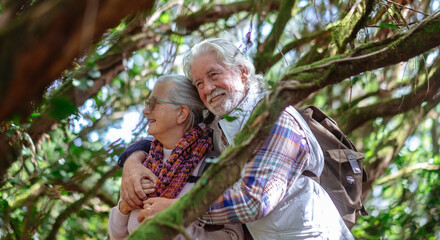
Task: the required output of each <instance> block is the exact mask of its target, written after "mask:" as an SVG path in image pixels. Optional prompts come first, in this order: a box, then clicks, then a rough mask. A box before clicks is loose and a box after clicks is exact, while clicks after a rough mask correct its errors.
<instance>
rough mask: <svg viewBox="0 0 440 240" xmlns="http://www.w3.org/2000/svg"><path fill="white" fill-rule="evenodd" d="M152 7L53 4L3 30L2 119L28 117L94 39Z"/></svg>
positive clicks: (76, 0) (148, 0) (53, 0)
mask: <svg viewBox="0 0 440 240" xmlns="http://www.w3.org/2000/svg"><path fill="white" fill-rule="evenodd" d="M153 4H154V1H152V0H139V1H134V0H130V1H122V0H115V1H103V0H93V1H88V0H65V1H58V0H48V1H44V2H42V3H40V4H38V5H37V6H35V8H33V9H32V10H29V11H28V12H27V13H26V14H24V15H23V16H20V18H19V19H18V20H17V21H15V24H9V25H8V26H6V27H4V28H3V29H2V31H1V32H0V43H1V44H0V52H2V55H1V57H0V72H2V79H3V81H1V82H0V106H1V108H0V121H1V120H4V119H6V118H9V117H11V116H12V114H13V113H17V112H21V115H22V116H23V117H27V115H28V114H29V112H28V111H29V110H28V109H26V106H27V103H28V102H29V101H30V100H33V99H37V100H39V99H41V96H42V93H43V91H44V89H45V88H46V87H47V86H49V84H50V83H52V82H53V81H54V80H55V79H56V78H58V77H59V76H60V73H61V72H62V71H63V70H65V69H67V68H69V66H70V64H71V62H72V60H73V59H74V58H75V57H78V56H80V55H81V53H82V51H84V50H85V49H87V48H88V46H90V44H91V43H92V42H93V41H94V40H95V39H97V38H99V37H100V36H101V35H102V34H103V33H104V32H105V31H106V30H107V29H109V28H111V27H114V26H116V25H117V24H119V22H120V20H121V19H122V18H123V17H125V16H127V15H128V14H130V13H132V12H134V11H139V10H142V9H143V10H151V9H152V8H153ZM18 43H19V44H20V46H19V47H18V46H17V44H18ZM60 49H62V51H60ZM29 86H32V88H29ZM37 102H39V101H37Z"/></svg>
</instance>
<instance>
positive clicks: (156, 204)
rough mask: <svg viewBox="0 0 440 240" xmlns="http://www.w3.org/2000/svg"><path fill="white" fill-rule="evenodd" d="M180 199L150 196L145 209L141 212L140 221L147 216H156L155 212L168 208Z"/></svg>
mask: <svg viewBox="0 0 440 240" xmlns="http://www.w3.org/2000/svg"><path fill="white" fill-rule="evenodd" d="M177 200H178V199H168V198H162V197H157V198H149V199H148V200H145V201H144V209H142V210H141V211H140V212H139V215H138V221H139V222H142V221H143V220H144V219H145V218H147V217H150V216H154V215H155V214H157V213H159V212H162V211H163V210H165V209H167V208H168V207H169V206H171V204H173V203H175V202H177Z"/></svg>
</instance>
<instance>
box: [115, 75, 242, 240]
mask: <svg viewBox="0 0 440 240" xmlns="http://www.w3.org/2000/svg"><path fill="white" fill-rule="evenodd" d="M203 110H204V105H203V102H202V101H201V100H200V98H199V96H198V94H197V90H196V89H195V87H194V86H193V85H192V84H191V82H190V81H188V79H187V78H186V77H184V76H180V75H165V76H162V77H160V78H159V79H158V80H157V82H156V85H155V87H154V89H153V91H152V92H151V94H150V97H149V98H148V100H147V102H146V106H145V108H144V110H143V111H142V113H143V114H144V115H145V116H146V117H147V119H148V122H149V126H148V134H149V135H151V136H153V137H154V140H153V141H152V143H151V146H150V150H149V152H148V154H146V156H145V160H144V162H143V164H144V166H146V167H147V168H148V169H150V170H151V171H152V172H153V173H154V174H155V175H156V177H157V178H155V179H150V180H152V181H155V183H153V182H152V181H150V180H148V179H144V180H143V182H142V186H143V190H144V192H145V193H146V194H147V196H148V198H149V199H148V200H147V201H154V200H156V201H162V202H163V204H162V206H163V208H166V207H168V206H169V205H170V204H172V203H173V202H174V201H175V199H177V198H179V197H181V196H183V195H184V194H185V193H186V192H188V190H189V189H191V187H193V186H194V183H190V182H189V179H190V176H191V175H193V174H194V173H197V172H198V171H199V169H200V166H201V165H202V163H203V162H204V159H205V157H206V156H207V154H208V153H210V152H211V150H212V139H211V138H210V137H209V136H208V134H207V133H206V132H204V131H203V130H202V129H201V128H200V127H199V123H201V121H202V120H203ZM156 179H157V180H156ZM148 206H149V204H148V202H145V206H144V208H145V209H140V208H133V207H131V206H130V204H128V203H127V202H125V201H124V200H120V201H119V204H118V206H115V207H114V208H112V209H111V211H110V218H109V223H108V229H109V234H110V238H111V239H112V240H117V239H125V238H126V237H127V236H128V235H129V234H130V233H131V232H133V231H134V230H135V229H136V228H137V226H138V225H139V222H140V221H142V220H143V219H144V218H145V217H146V216H148V215H151V214H152V212H151V210H150V209H148ZM162 210H163V209H162ZM155 213H156V212H155ZM138 220H139V221H138ZM205 229H206V228H203V227H201V226H200V225H199V224H198V222H194V223H193V224H191V225H190V226H189V227H188V228H187V231H188V233H189V234H190V235H192V237H193V238H194V239H243V229H242V226H241V225H240V224H238V225H225V226H224V227H223V226H222V227H220V228H217V229H220V230H216V231H212V230H209V231H208V230H205ZM180 237H182V236H179V235H178V236H177V238H180Z"/></svg>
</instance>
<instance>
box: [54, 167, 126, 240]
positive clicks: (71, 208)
mask: <svg viewBox="0 0 440 240" xmlns="http://www.w3.org/2000/svg"><path fill="white" fill-rule="evenodd" d="M117 170H119V167H118V166H114V167H113V168H111V169H110V170H109V171H108V172H107V173H105V174H104V175H103V176H102V177H101V178H100V179H99V180H98V182H97V183H96V184H95V186H93V187H92V188H90V190H89V191H88V192H87V193H85V194H84V196H83V197H82V198H81V199H79V200H78V201H76V202H74V203H73V204H71V205H69V206H68V207H67V208H66V209H65V210H64V211H63V212H62V213H60V215H58V217H57V219H56V220H55V223H54V224H53V225H52V229H51V231H50V233H49V235H48V237H47V239H49V240H52V239H56V235H57V233H58V230H59V229H60V227H61V225H62V224H63V222H64V221H65V220H66V219H67V218H68V217H69V216H70V215H71V214H72V213H74V212H77V211H79V210H81V206H82V205H83V204H84V203H86V202H87V201H88V200H89V199H90V198H91V197H93V196H94V195H95V194H96V189H99V188H100V187H101V186H102V185H103V184H104V183H105V181H106V180H107V179H108V178H109V177H111V176H113V175H114V174H115V172H116V171H117Z"/></svg>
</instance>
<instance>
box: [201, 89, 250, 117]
mask: <svg viewBox="0 0 440 240" xmlns="http://www.w3.org/2000/svg"><path fill="white" fill-rule="evenodd" d="M220 94H225V95H224V96H223V97H222V99H220V100H217V101H216V102H215V103H212V104H211V103H210V102H211V99H212V98H213V97H215V96H217V95H220ZM244 97H245V92H244V91H235V92H232V93H228V92H227V91H226V90H224V89H221V88H217V89H216V90H214V91H213V92H212V93H211V94H210V95H209V96H208V98H207V102H208V104H207V106H206V107H207V108H208V109H209V111H211V112H212V113H213V114H214V115H216V116H219V117H222V116H224V115H226V114H229V113H230V112H232V110H234V108H236V107H237V106H238V105H239V104H240V102H241V100H243V98H244Z"/></svg>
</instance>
